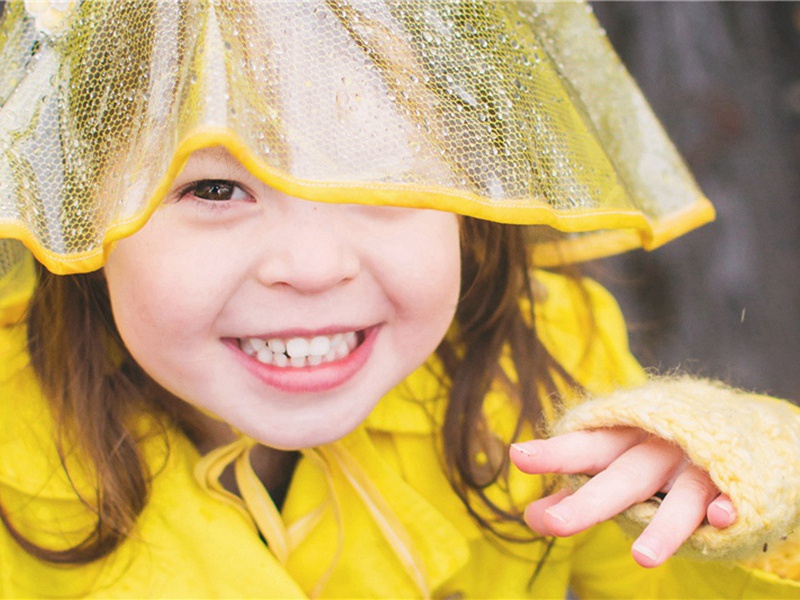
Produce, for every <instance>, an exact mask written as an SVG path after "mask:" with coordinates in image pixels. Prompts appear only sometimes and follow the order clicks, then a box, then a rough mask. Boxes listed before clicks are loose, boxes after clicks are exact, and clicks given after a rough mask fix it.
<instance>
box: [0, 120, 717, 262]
mask: <svg viewBox="0 0 800 600" xmlns="http://www.w3.org/2000/svg"><path fill="white" fill-rule="evenodd" d="M214 146H222V147H224V148H226V149H227V150H228V151H229V152H230V153H231V154H232V155H233V156H234V157H235V158H236V159H237V160H238V161H239V162H241V164H242V165H243V166H244V167H245V168H246V169H248V170H249V171H250V172H251V173H253V174H254V175H255V176H256V177H258V178H259V179H261V180H262V181H264V182H265V183H266V184H267V185H270V186H271V187H274V188H275V189H277V190H279V191H281V192H283V193H286V194H289V195H291V196H296V197H298V198H304V199H306V200H313V201H317V202H329V203H353V204H376V205H385V206H401V207H408V208H430V207H431V206H436V207H437V210H443V211H449V212H454V213H457V214H461V215H465V216H470V217H475V218H479V219H485V220H489V221H498V222H504V223H512V224H519V225H524V224H527V225H546V226H550V227H553V228H554V229H557V230H559V231H563V232H566V233H581V232H591V231H602V230H617V229H622V230H632V231H629V232H621V233H620V235H618V236H614V235H612V236H610V237H609V239H608V241H605V242H603V244H604V245H602V250H603V251H602V255H607V254H613V253H615V252H621V251H625V250H629V249H631V248H635V247H639V246H642V247H645V248H647V249H651V248H654V247H657V246H659V245H661V244H664V243H666V242H667V241H669V240H671V239H673V238H675V237H677V236H678V235H681V234H682V233H684V232H686V231H689V230H691V229H693V228H695V227H697V226H699V225H701V224H703V223H706V222H708V221H710V220H712V219H713V217H714V209H713V208H712V207H711V204H710V202H708V200H707V199H705V198H702V197H701V198H698V199H697V200H696V202H695V204H694V205H693V206H692V207H691V208H689V209H687V210H685V211H682V212H681V213H679V214H677V215H675V216H673V217H670V218H669V219H668V220H665V221H663V222H659V223H654V222H652V221H651V220H650V219H649V218H648V217H647V216H645V215H644V214H643V213H641V212H640V211H638V210H635V209H625V208H586V209H571V210H564V211H559V210H557V209H554V208H552V207H551V206H550V205H548V204H546V203H545V202H544V201H542V200H537V199H535V198H531V199H529V200H528V201H527V205H525V206H519V205H518V204H520V203H521V202H523V201H522V200H520V201H516V202H513V203H512V202H507V203H503V202H501V201H489V200H486V199H484V198H482V197H480V196H478V195H476V194H470V193H466V192H458V191H455V190H451V189H446V188H438V187H432V186H416V185H412V184H404V185H401V184H381V183H365V182H344V183H326V182H312V181H306V180H302V179H298V178H296V177H292V176H290V175H287V174H285V173H282V172H280V171H278V170H276V169H274V168H272V167H270V166H269V165H267V164H266V163H264V162H263V161H261V160H259V159H258V158H256V157H255V155H254V154H253V153H252V152H251V151H250V150H249V149H248V147H247V146H246V145H245V144H244V143H243V142H242V141H241V140H240V139H239V137H238V136H236V135H234V134H233V133H231V131H230V130H228V129H226V128H221V127H205V128H200V129H197V130H195V131H194V132H192V133H190V134H188V135H187V137H186V138H185V139H184V140H183V142H181V144H180V145H179V146H178V148H177V149H176V151H175V154H174V157H173V159H172V161H171V162H170V165H169V167H168V168H167V170H166V173H165V175H164V177H163V178H162V179H161V181H160V183H159V184H158V186H156V189H155V191H154V193H153V195H152V196H151V197H150V200H149V201H148V202H147V205H146V206H145V208H144V209H143V210H142V211H141V212H140V213H138V214H137V215H136V216H135V217H132V218H130V219H128V220H126V221H123V222H120V223H117V224H114V225H111V226H110V227H109V229H108V231H107V232H106V234H105V235H104V237H103V242H102V245H101V247H100V248H97V249H94V250H91V251H87V252H83V253H76V254H74V255H69V256H63V255H61V254H58V253H55V252H52V251H50V250H48V249H46V248H44V247H42V246H41V245H40V244H39V242H38V241H37V240H36V239H35V238H34V237H33V235H31V233H30V232H29V231H28V229H27V228H25V227H23V226H22V225H20V224H18V223H16V222H0V236H1V237H8V238H15V239H18V240H20V241H22V242H23V243H24V244H25V245H26V246H27V247H28V248H29V249H30V250H31V252H32V253H33V254H34V256H36V258H37V260H39V262H41V263H42V264H44V265H45V266H46V267H47V268H48V269H50V270H51V271H53V272H54V273H57V274H61V275H64V274H70V273H81V272H88V271H94V270H96V269H99V268H100V267H102V266H103V264H104V263H105V259H106V257H107V256H108V253H109V252H110V251H111V248H112V247H113V245H114V243H115V242H116V241H118V240H120V239H123V238H126V237H128V236H130V235H132V234H134V233H135V232H137V231H138V230H139V229H141V228H142V227H143V226H144V224H145V223H146V222H147V221H148V219H149V218H150V216H151V215H152V214H153V212H154V211H155V210H156V208H158V206H160V205H161V202H162V201H163V199H164V197H165V196H166V195H167V193H168V192H169V190H170V188H171V186H172V183H173V181H174V180H175V178H176V177H177V176H178V175H179V174H180V172H181V170H182V169H183V167H184V165H185V164H186V161H187V160H188V158H189V156H191V154H192V153H193V152H196V151H198V150H201V149H204V148H209V147H214ZM367 198H368V199H367ZM596 243H597V242H596V241H595V240H594V239H593V238H591V236H590V239H589V240H585V241H584V240H575V241H573V242H571V243H568V242H562V243H560V244H559V254H560V253H561V252H567V250H566V249H567V248H569V247H571V246H575V247H576V248H577V250H575V251H574V252H575V254H574V256H576V257H580V256H590V257H592V258H594V257H595V256H596V255H597V254H600V253H598V252H596V251H594V250H593V249H592V247H593V246H594V244H596ZM587 248H588V250H587ZM598 250H599V248H598ZM570 251H571V250H570ZM542 252H543V253H544V254H545V255H547V254H548V253H550V254H551V255H552V251H549V250H543V251H542ZM543 260H544V262H543V263H542V264H548V262H547V261H546V260H545V259H544V258H543Z"/></svg>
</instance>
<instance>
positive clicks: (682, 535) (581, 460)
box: [510, 427, 736, 567]
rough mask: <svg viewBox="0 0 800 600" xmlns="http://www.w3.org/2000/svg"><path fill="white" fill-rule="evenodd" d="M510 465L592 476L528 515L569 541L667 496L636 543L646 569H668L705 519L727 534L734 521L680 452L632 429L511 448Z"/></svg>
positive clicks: (537, 526)
mask: <svg viewBox="0 0 800 600" xmlns="http://www.w3.org/2000/svg"><path fill="white" fill-rule="evenodd" d="M510 454H511V461H512V462H513V463H514V464H515V465H516V466H517V467H518V468H519V469H520V470H522V471H523V472H525V473H531V474H534V473H536V474H544V473H568V474H572V473H582V474H586V475H591V476H593V477H592V479H591V480H590V481H588V482H587V483H586V484H585V485H584V486H583V487H581V488H580V489H579V490H577V491H576V492H573V493H570V492H569V491H567V490H561V491H559V492H556V493H554V494H551V495H550V496H545V497H544V498H541V499H539V500H537V501H535V502H533V503H531V504H529V505H528V507H527V508H526V510H525V521H526V522H527V523H528V525H529V526H530V527H531V529H533V530H534V531H536V532H537V533H539V534H541V535H546V536H547V535H555V536H559V537H562V536H569V535H574V534H576V533H579V532H581V531H583V530H584V529H588V528H589V527H591V526H592V525H595V524H597V523H600V522H601V521H605V520H607V519H610V518H612V517H614V516H615V515H617V514H619V513H621V512H623V511H624V510H625V509H627V508H628V507H630V506H632V505H634V504H636V503H638V502H643V501H645V500H647V499H648V498H651V497H652V496H653V495H654V494H656V493H659V492H661V493H663V494H666V495H665V497H664V499H663V501H662V503H661V506H660V507H659V509H658V511H657V512H656V514H655V516H654V517H653V520H652V521H651V522H650V524H649V525H648V526H647V527H646V528H645V530H644V531H643V532H642V534H641V535H640V536H639V538H638V539H637V540H636V541H635V542H634V544H633V549H632V551H633V557H634V559H635V560H636V562H637V563H639V564H640V565H642V566H643V567H655V566H658V565H660V564H661V563H663V562H664V561H665V560H667V558H669V557H670V556H672V554H673V553H675V551H676V550H677V549H678V548H679V547H680V545H681V544H682V543H683V542H684V541H685V540H686V539H687V538H688V537H689V536H690V535H691V534H692V533H693V532H694V530H695V529H697V527H698V526H699V525H700V524H701V523H702V522H703V521H704V519H708V523H709V524H710V525H712V526H713V527H717V528H720V529H722V528H724V527H728V526H729V525H731V524H732V523H733V522H734V521H735V520H736V511H735V509H734V507H733V504H732V503H731V501H730V499H729V498H728V497H727V496H725V495H724V494H721V493H720V491H719V490H718V489H717V487H716V486H715V485H714V484H713V483H712V481H711V479H710V478H709V476H708V474H707V473H706V472H705V471H703V470H701V469H699V468H698V467H696V466H694V465H692V464H691V463H689V461H688V460H687V458H686V456H685V455H684V453H683V451H682V450H681V449H680V448H678V447H677V446H674V445H672V444H670V443H669V442H667V441H665V440H662V439H659V438H656V437H652V436H651V435H650V434H648V433H647V432H645V431H642V430H641V429H635V428H623V427H620V428H612V429H597V430H593V431H577V432H573V433H567V434H564V435H560V436H556V437H553V438H551V439H548V440H532V441H529V442H522V443H518V444H513V445H512V446H511V451H510Z"/></svg>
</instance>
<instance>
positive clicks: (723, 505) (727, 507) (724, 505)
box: [714, 498, 736, 519]
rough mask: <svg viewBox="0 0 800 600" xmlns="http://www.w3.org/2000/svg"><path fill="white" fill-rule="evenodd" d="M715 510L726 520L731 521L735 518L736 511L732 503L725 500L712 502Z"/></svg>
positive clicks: (720, 499)
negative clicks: (724, 515)
mask: <svg viewBox="0 0 800 600" xmlns="http://www.w3.org/2000/svg"><path fill="white" fill-rule="evenodd" d="M714 504H715V505H716V507H717V508H719V509H721V510H722V512H724V513H725V514H726V515H728V518H730V519H733V518H734V517H735V516H736V509H735V508H734V507H733V502H731V501H730V500H728V499H727V498H719V499H717V500H716V502H714Z"/></svg>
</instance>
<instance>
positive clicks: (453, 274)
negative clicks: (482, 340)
mask: <svg viewBox="0 0 800 600" xmlns="http://www.w3.org/2000/svg"><path fill="white" fill-rule="evenodd" d="M447 217H451V218H447V219H436V220H434V222H433V223H432V224H431V225H432V226H430V227H427V228H424V227H420V228H418V230H417V232H416V234H415V235H409V236H406V238H405V240H404V243H403V244H402V245H401V246H400V247H399V251H398V248H397V247H396V248H395V249H394V251H393V258H392V261H393V263H394V265H395V266H394V267H391V268H390V267H385V269H384V272H385V273H387V274H389V275H387V281H390V283H388V284H387V286H388V287H391V290H392V292H391V293H392V295H393V299H394V302H395V306H396V307H397V308H398V312H399V314H400V316H401V318H403V319H404V320H407V321H415V322H416V323H417V324H418V325H420V326H427V327H429V328H432V330H435V331H436V337H438V340H437V341H436V344H438V341H441V337H442V336H443V335H444V333H445V332H446V330H447V328H448V327H449V325H450V323H451V321H452V319H453V315H454V313H455V309H456V305H457V303H458V297H459V292H460V287H461V252H460V243H459V232H458V222H457V219H456V217H455V216H454V215H447Z"/></svg>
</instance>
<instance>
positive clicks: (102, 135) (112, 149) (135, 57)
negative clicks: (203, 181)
mask: <svg viewBox="0 0 800 600" xmlns="http://www.w3.org/2000/svg"><path fill="white" fill-rule="evenodd" d="M0 64H2V65H3V69H2V70H1V71H0V279H4V280H6V281H7V282H11V281H13V280H14V279H15V273H16V272H17V271H18V270H19V269H21V268H23V267H22V265H24V264H25V261H26V260H29V259H30V254H31V253H32V254H33V256H35V258H36V259H37V260H39V261H40V262H41V263H42V264H44V265H45V266H46V267H47V268H48V269H50V270H52V271H54V272H56V273H60V274H68V273H77V272H87V271H92V270H95V269H98V268H100V267H101V266H102V265H103V263H104V260H105V256H106V255H107V253H108V252H109V251H110V249H111V248H112V247H113V244H114V242H115V241H116V240H118V239H120V238H122V237H125V236H128V235H131V234H133V233H134V232H136V231H137V230H138V229H139V228H140V227H141V226H142V225H143V224H144V223H145V222H146V221H147V219H148V218H149V216H150V215H151V214H152V212H153V211H154V210H156V209H157V208H158V206H159V204H160V203H161V201H162V199H163V197H164V195H165V194H166V192H167V191H168V190H169V188H170V185H171V183H172V181H173V179H174V178H175V177H176V175H177V174H178V173H179V172H180V170H181V168H182V166H183V164H184V163H185V161H186V159H187V157H188V156H189V155H190V154H191V153H192V152H193V151H195V150H197V149H200V148H204V147H208V146H224V147H226V148H227V149H228V151H229V152H230V153H231V154H232V155H233V156H234V157H236V158H237V159H238V160H239V161H240V162H241V163H242V164H243V165H244V166H246V167H247V168H248V169H249V170H250V171H252V173H254V174H255V175H256V176H258V177H259V178H260V179H262V180H264V181H265V182H266V183H268V184H269V185H271V186H273V187H275V188H277V189H279V190H282V191H284V192H286V193H288V194H291V195H294V196H297V197H301V198H305V199H309V200H317V201H321V202H344V203H363V204H379V205H396V206H405V207H417V208H430V209H438V210H446V211H452V212H455V213H458V214H461V215H468V216H473V217H478V218H482V219H489V220H493V221H498V222H504V223H515V224H525V225H537V226H547V227H548V228H550V229H552V230H553V231H557V232H560V234H559V235H558V236H557V237H555V238H552V239H551V240H550V241H549V242H547V243H539V244H537V245H535V246H534V247H533V252H534V254H535V256H536V259H537V260H538V261H539V263H540V264H542V263H544V264H547V263H553V262H558V261H561V260H582V259H588V258H595V257H598V256H602V255H608V254H613V253H616V252H620V251H624V250H628V249H631V248H636V247H644V248H648V249H650V248H654V247H656V246H658V245H660V244H662V243H664V242H666V241H668V240H670V239H672V238H674V237H676V236H678V235H681V234H682V233H684V232H686V231H688V230H690V229H692V228H694V227H696V226H698V225H700V224H702V223H705V222H706V221H709V220H710V219H712V218H713V209H712V208H711V205H710V204H709V202H708V201H707V200H706V199H705V198H704V197H703V195H702V193H701V192H700V191H699V189H698V188H697V186H696V184H695V183H694V181H693V179H692V177H691V175H690V174H689V173H688V171H687V169H686V167H685V166H684V164H683V162H682V160H681V159H680V157H679V156H678V154H677V153H676V151H675V150H674V148H673V146H672V144H671V143H670V141H669V140H668V139H667V137H666V135H665V134H664V132H663V130H662V128H661V126H660V125H659V123H658V122H657V120H656V119H655V117H654V116H653V114H652V113H651V111H650V109H649V107H648V105H647V103H646V101H645V100H644V99H643V97H642V95H641V93H640V92H639V90H638V89H637V87H636V85H635V84H634V82H633V81H632V80H631V78H630V76H629V75H628V74H627V72H626V71H625V69H624V67H623V66H622V65H621V64H620V62H619V60H618V59H617V57H616V55H615V54H614V52H613V50H612V49H611V47H610V45H609V44H608V42H607V40H606V38H605V36H604V35H603V32H602V30H601V28H600V27H599V26H598V24H597V23H596V21H595V20H594V17H593V16H592V14H591V11H590V9H589V8H588V7H587V6H586V5H584V4H581V3H577V2H475V1H461V2H456V1H452V0H447V1H438V0H430V1H425V2H422V1H375V0H367V1H357V0H327V1H312V0H306V1H303V2H280V1H279V2H274V1H264V0H256V1H247V0H191V1H184V0H152V1H146V0H137V1H135V2H128V1H126V2H109V1H107V0H94V1H93V0H85V1H75V0H70V1H61V2H46V1H39V2H31V1H27V0H26V1H24V2H23V1H16V2H14V1H12V2H8V3H7V4H6V7H5V13H4V15H3V18H2V23H0ZM12 287H13V286H12ZM0 292H2V293H0V297H2V296H8V295H10V294H13V290H12V288H11V287H8V286H6V290H5V291H4V292H3V291H2V290H0Z"/></svg>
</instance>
